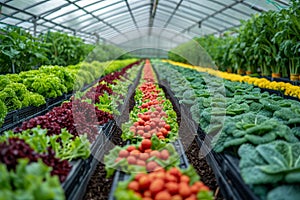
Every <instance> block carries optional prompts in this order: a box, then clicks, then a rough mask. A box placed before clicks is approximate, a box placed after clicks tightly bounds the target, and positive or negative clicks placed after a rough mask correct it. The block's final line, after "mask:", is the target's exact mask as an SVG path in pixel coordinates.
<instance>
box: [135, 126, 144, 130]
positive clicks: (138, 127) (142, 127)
mask: <svg viewBox="0 0 300 200" xmlns="http://www.w3.org/2000/svg"><path fill="white" fill-rule="evenodd" d="M136 129H137V130H138V131H139V130H142V131H143V130H144V126H137V127H136Z"/></svg>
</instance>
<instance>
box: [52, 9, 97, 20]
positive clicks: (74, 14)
mask: <svg viewBox="0 0 300 200" xmlns="http://www.w3.org/2000/svg"><path fill="white" fill-rule="evenodd" d="M83 14H84V11H83V10H77V11H75V12H71V13H70V14H67V15H63V16H61V17H58V18H56V19H54V20H53V21H54V22H56V23H66V22H69V21H70V20H71V21H73V19H78V20H79V19H80V20H85V19H87V18H90V17H91V16H90V15H83ZM81 15H83V16H82V17H78V16H81Z"/></svg>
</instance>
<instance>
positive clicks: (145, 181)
mask: <svg viewBox="0 0 300 200" xmlns="http://www.w3.org/2000/svg"><path fill="white" fill-rule="evenodd" d="M150 184H151V180H150V179H149V178H148V177H147V175H146V176H142V177H141V178H140V179H139V188H140V189H141V190H147V189H148V188H149V187H150ZM150 195H151V193H150Z"/></svg>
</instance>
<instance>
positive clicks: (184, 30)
mask: <svg viewBox="0 0 300 200" xmlns="http://www.w3.org/2000/svg"><path fill="white" fill-rule="evenodd" d="M238 3H240V1H239V2H234V3H232V4H230V5H227V6H226V7H224V8H222V9H220V10H218V11H216V12H214V13H212V14H211V15H208V16H206V17H205V18H203V19H201V20H200V21H199V22H197V23H195V24H193V25H191V26H189V27H187V28H185V29H183V30H182V31H181V32H180V33H184V32H186V31H187V30H189V29H192V28H194V27H196V26H197V25H198V24H199V23H201V24H203V22H204V21H205V20H208V19H209V18H211V17H213V16H214V15H216V14H218V13H222V12H223V11H225V10H227V9H229V8H231V7H232V6H235V5H237V4H238ZM176 36H177V35H176ZM176 36H175V37H176Z"/></svg>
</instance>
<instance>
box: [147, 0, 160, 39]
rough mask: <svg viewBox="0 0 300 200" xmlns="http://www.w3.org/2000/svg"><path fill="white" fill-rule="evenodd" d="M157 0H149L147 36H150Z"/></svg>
mask: <svg viewBox="0 0 300 200" xmlns="http://www.w3.org/2000/svg"><path fill="white" fill-rule="evenodd" d="M157 4H158V0H151V6H150V15H149V32H148V35H151V31H152V27H153V23H154V18H155V14H156V10H157V6H158V5H157Z"/></svg>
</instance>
